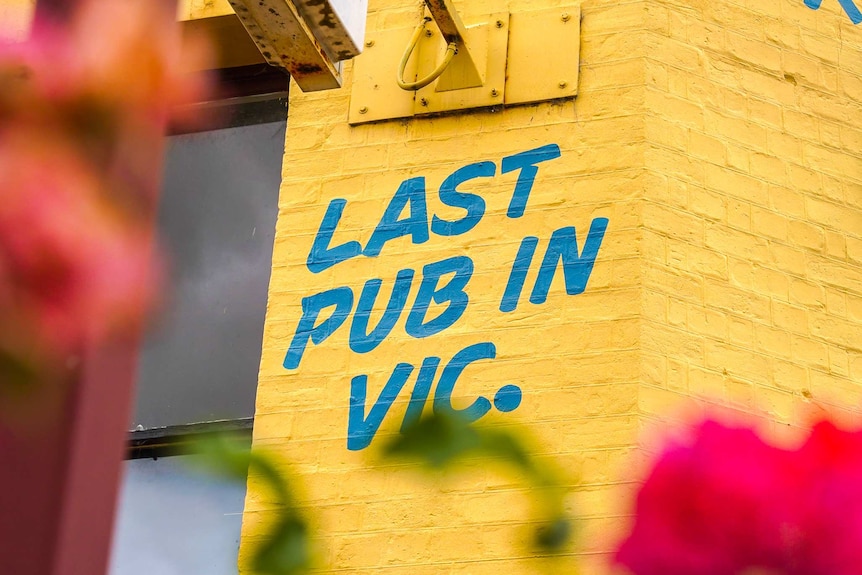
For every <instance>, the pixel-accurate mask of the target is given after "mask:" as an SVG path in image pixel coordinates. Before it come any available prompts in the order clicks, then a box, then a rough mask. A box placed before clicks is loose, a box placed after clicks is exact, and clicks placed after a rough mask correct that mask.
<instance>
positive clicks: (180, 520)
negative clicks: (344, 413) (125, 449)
mask: <svg viewBox="0 0 862 575" xmlns="http://www.w3.org/2000/svg"><path fill="white" fill-rule="evenodd" d="M265 68H266V67H259V66H257V67H252V68H251V70H245V71H239V72H238V71H237V70H229V71H226V72H222V73H221V74H222V79H223V80H225V81H223V83H222V85H223V86H225V87H226V88H227V90H226V92H225V93H227V94H228V95H229V96H233V97H229V98H227V99H225V100H222V101H220V102H217V103H215V104H212V103H208V104H207V106H208V107H210V108H212V109H214V110H217V111H219V112H221V111H225V112H229V113H230V114H229V115H221V114H219V115H218V116H219V117H218V118H217V120H216V121H217V123H214V124H211V125H209V126H207V129H205V130H202V131H198V132H195V133H184V134H174V135H172V136H170V137H169V138H168V140H169V142H168V147H167V154H166V159H165V174H164V180H163V191H162V196H161V203H160V206H159V215H158V228H159V232H160V237H161V242H162V247H163V248H164V250H163V251H164V252H165V253H166V254H167V255H168V257H169V261H168V269H169V272H168V277H169V278H170V282H169V284H170V287H169V288H168V291H167V293H166V298H165V301H164V304H163V309H162V312H161V313H160V314H159V315H158V317H156V318H155V321H154V322H153V325H152V326H151V328H150V330H149V332H148V334H147V336H146V339H145V342H144V345H143V348H142V350H141V354H140V359H139V369H138V377H137V399H136V405H135V408H134V415H133V420H132V422H131V426H130V427H131V431H130V438H129V441H130V449H129V458H130V460H129V461H127V462H126V467H125V479H124V482H123V487H122V493H121V498H120V502H119V505H118V516H117V523H116V527H115V540H114V548H113V553H112V562H111V569H110V573H111V575H139V574H141V573H147V575H174V574H183V575H186V574H195V573H206V574H208V575H222V574H225V575H234V574H235V573H236V572H237V569H236V557H237V549H238V545H239V529H240V525H241V520H242V509H243V501H244V497H245V486H244V485H237V484H234V483H227V482H223V481H221V480H219V479H217V478H214V477H211V476H208V475H206V474H202V473H199V472H197V471H195V470H194V468H193V466H190V465H189V461H190V460H191V459H193V456H190V455H188V452H189V446H191V445H193V444H194V442H193V440H194V438H196V437H198V436H199V435H200V434H206V433H211V432H214V431H224V430H228V431H230V432H231V433H233V434H236V435H238V436H240V437H243V438H245V439H246V440H247V441H248V442H249V444H250V439H251V427H252V421H253V416H254V397H255V389H256V386H257V374H258V368H259V364H260V352H261V340H262V334H263V323H264V313H265V309H266V296H267V288H268V283H269V275H270V269H271V260H272V243H273V236H274V231H275V219H276V215H277V212H278V189H279V185H280V183H281V165H282V156H283V150H284V138H285V128H286V120H287V103H286V102H287V100H286V95H287V94H286V89H287V77H286V76H284V75H283V74H282V73H280V72H276V71H272V73H273V74H277V76H274V77H273V79H272V80H271V82H272V83H274V84H275V86H282V87H283V89H281V90H277V91H269V92H266V90H267V89H268V88H270V87H272V86H271V84H268V83H267V82H268V80H266V79H265V78H262V76H263V75H265V74H269V73H270V72H268V71H267V70H266V69H265ZM249 73H250V74H251V76H252V77H251V78H249ZM231 90H233V92H231ZM243 91H245V93H242V92H243ZM255 91H257V92H260V91H263V92H264V93H262V94H261V93H253V94H251V95H250V94H248V92H255ZM225 118H228V119H227V120H226V119H225Z"/></svg>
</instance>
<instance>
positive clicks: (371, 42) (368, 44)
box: [365, 40, 374, 48]
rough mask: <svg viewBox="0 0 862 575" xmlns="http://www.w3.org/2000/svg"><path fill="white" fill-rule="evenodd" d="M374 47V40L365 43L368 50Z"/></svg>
mask: <svg viewBox="0 0 862 575" xmlns="http://www.w3.org/2000/svg"><path fill="white" fill-rule="evenodd" d="M372 46H374V40H368V41H367V42H366V43H365V47H366V48H371V47H372Z"/></svg>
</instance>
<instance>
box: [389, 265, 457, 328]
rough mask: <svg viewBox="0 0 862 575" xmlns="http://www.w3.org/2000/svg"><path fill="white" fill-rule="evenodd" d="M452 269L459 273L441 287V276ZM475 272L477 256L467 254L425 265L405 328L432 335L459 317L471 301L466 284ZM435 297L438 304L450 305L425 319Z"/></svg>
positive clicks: (452, 271)
mask: <svg viewBox="0 0 862 575" xmlns="http://www.w3.org/2000/svg"><path fill="white" fill-rule="evenodd" d="M450 273H454V274H455V276H454V277H453V278H452V279H451V280H449V283H447V284H446V285H444V286H443V287H438V286H437V284H438V283H439V281H440V278H441V277H442V276H443V275H446V274H450ZM472 275H473V260H471V259H470V258H469V257H467V256H455V257H451V258H447V259H445V260H441V261H439V262H434V263H432V264H428V265H426V266H424V267H423V268H422V276H423V277H422V283H421V284H420V285H419V292H418V293H417V294H416V300H415V301H414V302H413V307H412V308H411V309H410V315H408V316H407V323H406V325H405V326H404V329H405V331H407V333H408V334H409V335H411V336H413V337H417V338H420V337H428V336H431V335H434V334H435V333H440V332H441V331H443V330H444V329H446V328H447V327H449V326H451V325H452V324H454V323H455V322H456V321H458V318H460V317H461V316H462V315H463V314H464V310H465V309H467V304H468V303H469V301H470V298H469V296H468V295H467V292H465V291H464V288H465V287H466V286H467V282H469V281H470V278H471V277H472ZM432 301H433V302H434V303H436V304H442V303H446V302H448V304H449V305H448V306H447V307H446V309H445V310H443V312H442V313H441V314H440V315H438V316H437V317H435V318H434V319H430V320H428V321H425V315H426V314H427V313H428V308H429V307H430V304H431V302H432Z"/></svg>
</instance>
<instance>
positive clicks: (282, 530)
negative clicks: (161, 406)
mask: <svg viewBox="0 0 862 575" xmlns="http://www.w3.org/2000/svg"><path fill="white" fill-rule="evenodd" d="M197 448H198V449H197V451H198V452H199V453H200V455H201V459H200V461H201V463H202V464H203V465H204V466H205V467H207V468H208V469H210V470H212V471H213V472H215V473H216V474H218V475H220V476H222V477H225V478H227V479H232V480H235V481H241V482H245V481H246V479H247V477H248V475H249V474H255V475H257V476H259V477H260V478H261V479H262V480H263V482H264V484H265V485H266V487H267V489H269V491H270V493H271V494H272V495H273V498H274V500H275V509H274V511H275V519H274V520H273V522H272V523H271V525H270V526H269V527H268V529H267V532H266V535H265V536H264V538H263V542H262V543H261V544H260V545H258V546H257V548H256V549H255V550H254V552H253V554H252V558H251V561H250V567H251V568H252V569H253V570H254V572H255V573H259V574H260V575H298V574H300V573H306V572H307V571H308V570H309V569H310V568H311V551H310V545H309V530H308V524H307V523H306V521H305V519H304V518H303V516H302V514H301V513H300V512H299V502H297V501H296V500H295V499H294V497H293V495H292V494H291V491H290V486H291V480H290V478H289V477H288V476H287V475H286V474H285V473H283V472H282V471H281V470H280V469H279V467H278V464H277V460H276V459H275V457H274V456H272V455H270V454H267V453H263V452H260V451H249V450H248V449H247V448H246V447H245V446H244V445H241V444H239V443H237V442H235V441H232V440H231V439H229V438H227V437H226V436H218V435H217V436H214V437H208V438H206V439H203V440H201V441H200V442H198V445H197Z"/></svg>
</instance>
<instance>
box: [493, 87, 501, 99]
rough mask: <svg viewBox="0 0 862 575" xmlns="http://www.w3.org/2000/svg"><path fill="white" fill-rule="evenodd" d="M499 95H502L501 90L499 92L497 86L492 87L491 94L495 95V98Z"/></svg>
mask: <svg viewBox="0 0 862 575" xmlns="http://www.w3.org/2000/svg"><path fill="white" fill-rule="evenodd" d="M499 95H500V92H498V91H497V88H492V89H491V96H493V97H494V98H496V97H497V96H499Z"/></svg>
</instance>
